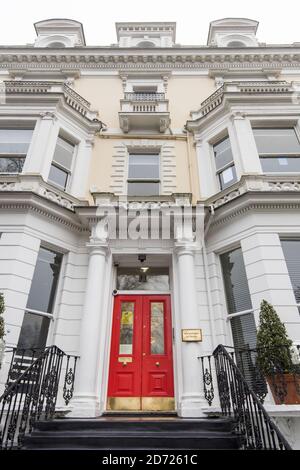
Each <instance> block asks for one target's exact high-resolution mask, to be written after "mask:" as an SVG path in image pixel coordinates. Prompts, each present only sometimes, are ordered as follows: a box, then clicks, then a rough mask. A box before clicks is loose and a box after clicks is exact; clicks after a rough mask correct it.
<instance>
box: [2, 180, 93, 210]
mask: <svg viewBox="0 0 300 470" xmlns="http://www.w3.org/2000/svg"><path fill="white" fill-rule="evenodd" d="M3 192H13V193H20V192H32V193H35V194H37V195H39V196H42V197H43V198H45V199H47V200H49V201H52V202H54V203H55V204H57V205H58V206H60V207H63V208H65V209H68V210H69V211H72V212H74V207H75V206H78V205H80V204H81V205H83V206H85V205H87V202H82V201H79V200H78V199H77V198H75V197H73V196H71V195H69V194H67V193H65V192H64V191H61V190H60V189H58V188H55V187H53V186H51V185H50V184H48V183H46V182H45V181H44V180H43V178H42V177H41V176H39V175H26V174H24V175H17V176H9V175H0V195H1V193H3ZM0 198H1V196H0Z"/></svg>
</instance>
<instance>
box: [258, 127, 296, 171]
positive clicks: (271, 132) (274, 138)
mask: <svg viewBox="0 0 300 470" xmlns="http://www.w3.org/2000/svg"><path fill="white" fill-rule="evenodd" d="M253 133H254V138H255V141H256V146H257V150H258V153H259V157H260V162H261V167H262V170H263V172H265V173H293V172H299V171H300V142H299V139H298V137H297V134H296V132H295V129H294V128H293V127H292V128H283V129H279V128H276V129H257V128H256V129H253Z"/></svg>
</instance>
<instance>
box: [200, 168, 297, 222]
mask: <svg viewBox="0 0 300 470" xmlns="http://www.w3.org/2000/svg"><path fill="white" fill-rule="evenodd" d="M299 194H300V177H298V178H297V177H295V178H291V177H290V176H281V177H273V176H265V175H244V176H242V178H241V180H240V181H239V182H238V183H236V184H235V185H233V186H232V187H231V188H228V189H227V190H225V191H222V193H220V194H219V195H217V196H214V197H213V198H209V199H207V200H206V201H205V204H206V205H207V206H210V207H213V209H214V211H215V217H214V220H213V222H212V226H213V225H220V224H223V223H226V222H228V221H230V220H231V219H232V218H233V217H236V216H238V215H242V214H244V213H245V212H247V211H249V210H256V209H284V208H285V209H291V210H295V209H297V210H299V209H300V198H299Z"/></svg>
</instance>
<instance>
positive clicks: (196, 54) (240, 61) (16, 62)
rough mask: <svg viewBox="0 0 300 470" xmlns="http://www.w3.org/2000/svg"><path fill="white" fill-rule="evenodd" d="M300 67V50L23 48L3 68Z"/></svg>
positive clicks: (0, 62)
mask: <svg viewBox="0 0 300 470" xmlns="http://www.w3.org/2000/svg"><path fill="white" fill-rule="evenodd" d="M299 66H300V50H299V47H291V46H282V47H263V48H259V47H257V48H247V51H244V50H243V52H241V51H238V50H237V51H232V50H230V51H229V50H228V49H226V48H215V49H212V48H208V47H206V48H201V47H200V48H199V47H194V48H192V47H190V48H184V47H180V48H177V49H175V48H172V50H170V48H159V49H157V50H155V51H153V50H151V51H149V50H143V51H142V52H141V49H139V48H130V49H126V48H124V49H123V48H122V49H120V48H110V47H103V48H101V47H99V48H88V47H85V48H84V49H83V48H78V49H77V48H74V49H69V50H62V51H61V50H60V51H58V50H52V51H51V50H50V51H49V49H48V48H40V49H38V50H37V49H36V48H35V49H33V48H32V49H30V48H25V47H24V48H20V47H9V48H3V49H2V53H1V54H0V68H4V69H13V70H14V69H18V70H22V69H23V70H28V69H30V68H32V69H34V70H49V71H51V70H61V69H62V67H63V68H64V69H65V70H79V69H91V70H95V69H99V70H101V69H105V70H107V69H111V70H123V71H126V70H135V71H137V70H149V69H155V70H157V69H161V70H174V69H179V70H180V69H195V70H197V69H212V70H218V69H219V70H224V69H231V70H236V69H245V68H249V69H262V68H264V69H278V68H282V67H284V68H293V67H299Z"/></svg>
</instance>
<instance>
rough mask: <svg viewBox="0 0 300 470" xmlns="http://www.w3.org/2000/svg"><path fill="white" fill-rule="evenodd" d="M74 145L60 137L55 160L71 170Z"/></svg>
mask: <svg viewBox="0 0 300 470" xmlns="http://www.w3.org/2000/svg"><path fill="white" fill-rule="evenodd" d="M73 153H74V145H73V144H70V142H67V141H66V140H65V139H63V138H62V137H58V139H57V143H56V147H55V151H54V157H53V161H54V162H56V163H59V164H60V165H62V166H63V167H64V168H66V169H67V170H71V166H72V158H73Z"/></svg>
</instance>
